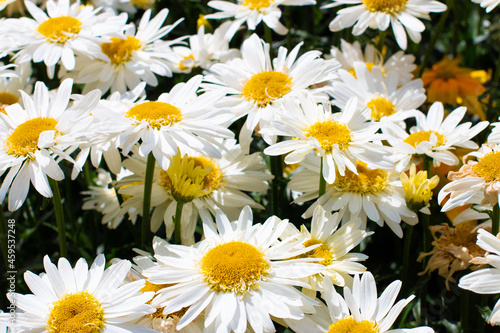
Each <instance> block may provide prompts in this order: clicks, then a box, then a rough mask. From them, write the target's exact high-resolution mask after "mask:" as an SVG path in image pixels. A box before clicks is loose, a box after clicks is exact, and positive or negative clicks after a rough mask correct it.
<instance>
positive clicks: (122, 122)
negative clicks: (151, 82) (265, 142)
mask: <svg viewBox="0 0 500 333" xmlns="http://www.w3.org/2000/svg"><path fill="white" fill-rule="evenodd" d="M202 79H203V76H202V75H197V76H195V77H193V78H191V79H190V80H189V81H187V82H182V83H179V84H177V85H175V86H174V87H173V88H172V89H171V90H170V92H168V93H163V94H161V95H160V97H158V100H157V101H139V102H137V103H135V105H133V106H131V107H130V108H128V109H127V108H121V109H120V110H117V111H118V112H120V113H121V114H122V116H121V117H120V118H118V119H115V124H116V125H115V126H117V128H118V127H119V128H121V129H122V130H121V134H120V136H119V138H118V140H117V143H118V145H119V147H121V148H122V153H123V154H124V155H127V154H128V153H129V152H130V150H131V149H132V147H133V146H134V145H135V144H136V143H137V142H139V140H141V143H140V146H139V149H138V152H139V155H141V156H143V157H146V156H148V154H149V153H150V152H151V153H153V156H154V157H155V159H156V160H157V161H158V163H159V164H160V166H161V167H162V168H163V169H164V170H167V169H168V165H169V163H170V157H171V156H173V155H175V154H177V149H178V147H179V146H180V147H190V148H191V149H193V150H195V151H197V152H199V153H201V154H206V155H209V156H214V157H220V156H221V153H220V148H221V145H220V143H219V142H217V141H216V140H215V138H232V137H233V136H234V134H233V132H231V131H230V130H229V129H227V126H228V125H229V124H230V123H231V122H232V121H233V119H234V117H233V115H232V114H231V112H230V111H229V110H227V109H224V108H217V107H215V104H216V103H217V102H218V101H219V100H220V99H221V98H222V97H223V96H224V92H222V91H214V92H208V93H204V94H202V95H199V96H198V95H197V93H196V92H197V91H198V88H199V87H200V84H201V81H202Z"/></svg>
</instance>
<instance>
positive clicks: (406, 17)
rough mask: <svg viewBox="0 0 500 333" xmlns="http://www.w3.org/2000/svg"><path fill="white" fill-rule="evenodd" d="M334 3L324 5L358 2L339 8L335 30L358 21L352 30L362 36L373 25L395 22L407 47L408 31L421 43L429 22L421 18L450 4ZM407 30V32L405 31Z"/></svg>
mask: <svg viewBox="0 0 500 333" xmlns="http://www.w3.org/2000/svg"><path fill="white" fill-rule="evenodd" d="M332 1H333V3H332V4H330V5H326V6H324V7H323V8H330V7H335V6H339V5H344V4H345V5H355V6H354V7H348V8H343V9H341V10H339V11H338V12H337V17H335V18H334V19H333V20H332V21H331V22H330V25H329V27H330V30H331V31H340V30H342V29H345V28H349V27H351V26H353V25H354V27H353V29H352V33H353V34H354V35H355V36H359V35H361V34H363V33H364V32H365V30H366V29H367V28H368V27H370V28H372V29H378V30H380V31H385V30H387V28H389V25H391V26H392V31H393V32H394V36H395V38H396V42H397V43H398V45H399V47H400V48H401V49H403V50H406V46H407V39H406V33H408V36H410V39H411V40H412V41H413V42H415V43H420V40H421V38H422V35H421V32H423V31H424V30H425V25H424V24H423V23H422V21H420V19H430V16H429V12H434V13H439V12H444V11H445V10H446V5H444V4H443V3H441V2H439V1H434V0H389V1H387V0H332ZM405 30H406V32H405Z"/></svg>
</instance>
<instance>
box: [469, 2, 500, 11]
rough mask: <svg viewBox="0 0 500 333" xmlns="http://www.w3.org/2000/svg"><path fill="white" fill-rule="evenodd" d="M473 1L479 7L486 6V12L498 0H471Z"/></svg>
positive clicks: (495, 4)
mask: <svg viewBox="0 0 500 333" xmlns="http://www.w3.org/2000/svg"><path fill="white" fill-rule="evenodd" d="M472 2H474V3H478V4H479V5H480V6H481V7H483V8H486V12H487V13H489V12H491V11H492V10H493V9H494V8H495V7H496V6H498V4H500V1H499V0H472Z"/></svg>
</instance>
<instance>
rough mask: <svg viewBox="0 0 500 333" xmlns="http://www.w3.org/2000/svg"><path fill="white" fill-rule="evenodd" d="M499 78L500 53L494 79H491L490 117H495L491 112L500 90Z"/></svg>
mask: <svg viewBox="0 0 500 333" xmlns="http://www.w3.org/2000/svg"><path fill="white" fill-rule="evenodd" d="M498 80H500V55H499V56H498V59H497V63H496V67H495V74H493V81H491V86H492V88H491V93H490V96H489V97H490V98H489V101H488V109H487V110H488V116H489V117H488V118H493V117H492V116H493V113H492V112H491V107H492V106H493V100H494V99H495V96H496V94H497V90H498V85H499V82H498ZM495 119H496V115H495Z"/></svg>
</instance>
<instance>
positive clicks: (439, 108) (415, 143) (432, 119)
mask: <svg viewBox="0 0 500 333" xmlns="http://www.w3.org/2000/svg"><path fill="white" fill-rule="evenodd" d="M466 111H467V108H465V107H459V108H457V109H455V110H454V111H452V112H451V113H450V114H449V115H448V116H447V117H446V119H443V118H444V108H443V104H441V103H440V102H436V103H433V104H432V105H431V107H430V108H429V111H428V112H427V116H426V115H425V114H424V113H422V112H417V113H416V117H415V118H416V123H417V124H416V126H413V127H412V128H410V134H408V133H407V132H406V131H405V130H404V129H402V128H401V127H399V126H396V125H394V126H387V125H389V123H386V126H384V127H383V128H382V130H383V131H384V133H385V134H387V141H388V142H389V144H390V145H391V146H392V147H393V149H394V155H393V159H394V161H395V162H397V164H396V170H397V171H400V172H401V171H403V170H406V169H407V167H408V166H409V165H410V163H411V161H412V158H419V157H421V156H422V155H427V156H428V157H429V158H431V159H432V164H433V166H435V167H437V166H439V165H440V164H441V163H444V164H446V165H456V164H458V162H459V161H458V158H457V157H456V156H455V154H453V153H452V152H451V151H450V150H452V149H455V147H461V148H468V149H477V147H478V146H477V144H476V143H475V142H473V141H472V140H471V139H472V138H473V137H475V136H476V135H477V134H479V133H480V132H481V131H482V130H484V129H485V128H486V127H487V126H488V122H487V121H482V122H480V123H478V124H476V125H474V126H471V125H472V124H471V123H470V122H467V123H463V124H459V123H460V121H461V120H462V118H463V117H464V115H465V113H466Z"/></svg>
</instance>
